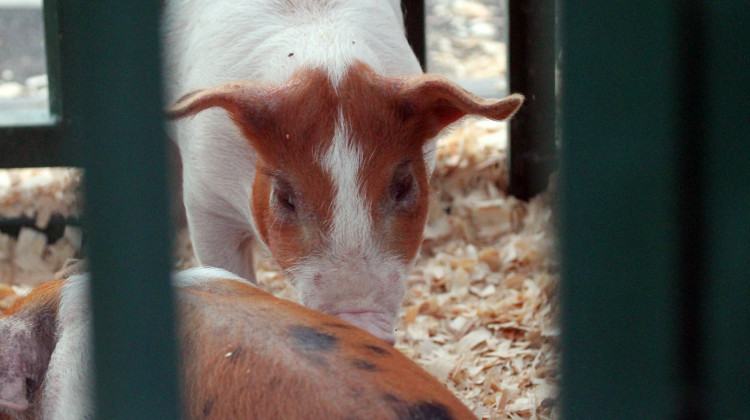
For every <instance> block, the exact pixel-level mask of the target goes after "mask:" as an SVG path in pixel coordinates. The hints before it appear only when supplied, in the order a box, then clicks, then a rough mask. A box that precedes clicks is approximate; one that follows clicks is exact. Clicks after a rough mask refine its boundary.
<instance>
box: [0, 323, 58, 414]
mask: <svg viewBox="0 0 750 420" xmlns="http://www.w3.org/2000/svg"><path fill="white" fill-rule="evenodd" d="M27 318H31V317H30V316H29V314H28V313H16V314H14V315H11V316H8V317H5V318H0V343H2V345H1V346H0V408H5V409H9V410H11V412H13V411H16V412H21V411H25V410H26V409H27V408H28V407H29V399H28V398H30V397H32V396H33V395H34V394H35V393H36V392H37V391H38V390H39V387H40V386H41V384H42V381H43V379H44V375H45V373H46V372H47V367H48V365H49V360H50V356H51V355H52V350H53V348H54V339H55V338H54V334H55V331H54V328H55V327H54V318H53V319H51V320H50V319H41V318H40V319H27ZM0 411H1V410H0ZM0 417H2V416H0Z"/></svg>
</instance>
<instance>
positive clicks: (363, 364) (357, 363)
mask: <svg viewBox="0 0 750 420" xmlns="http://www.w3.org/2000/svg"><path fill="white" fill-rule="evenodd" d="M352 366H354V367H355V368H357V369H361V370H366V371H368V372H374V371H376V370H378V367H377V366H376V365H375V364H374V363H372V362H368V361H367V360H364V359H354V360H352Z"/></svg>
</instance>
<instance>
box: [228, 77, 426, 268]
mask: <svg viewBox="0 0 750 420" xmlns="http://www.w3.org/2000/svg"><path fill="white" fill-rule="evenodd" d="M397 88H398V86H397V84H395V82H393V81H390V80H389V79H384V78H380V77H379V76H377V75H376V74H375V73H373V72H372V71H370V70H369V69H367V68H366V67H365V66H364V65H359V66H354V67H352V69H351V70H350V71H349V73H348V74H347V76H346V77H345V78H344V80H342V82H341V83H340V84H339V85H338V86H336V87H334V86H333V85H332V83H331V81H330V79H329V78H328V76H327V75H326V74H325V73H323V72H322V71H320V70H315V69H306V70H301V71H300V72H298V73H297V74H295V76H293V78H292V80H291V81H290V82H289V83H288V84H287V85H285V86H283V87H280V88H278V89H277V90H276V91H275V92H274V93H273V94H272V95H271V96H269V98H271V99H270V102H271V105H269V106H268V107H267V108H266V111H267V112H268V113H269V114H267V115H265V117H264V118H263V120H262V121H261V123H259V122H258V118H257V117H248V118H247V119H246V120H243V119H241V118H237V117H235V121H237V122H238V123H240V124H242V123H243V121H245V123H246V124H247V123H251V124H252V127H245V128H244V129H243V132H244V133H245V134H246V136H248V137H249V138H248V140H249V142H250V143H251V144H252V145H253V147H254V148H255V149H256V150H258V152H259V158H258V163H257V167H256V175H255V185H254V188H253V206H254V209H253V210H254V211H253V214H254V217H255V222H256V226H257V228H258V231H259V233H260V236H261V238H262V239H263V241H264V242H265V243H266V244H267V245H268V247H269V249H270V250H271V252H272V254H273V255H274V258H275V259H276V260H277V261H278V262H279V263H280V265H281V266H282V268H284V269H289V268H292V267H294V266H295V264H297V263H298V262H300V260H301V259H303V258H304V257H307V256H310V255H320V254H325V253H326V252H333V253H335V254H337V255H342V254H343V255H351V254H358V253H361V252H362V251H363V250H365V249H371V248H373V247H374V248H376V251H377V252H380V253H383V254H386V255H389V256H392V257H393V258H395V259H396V260H398V261H400V264H404V265H406V264H409V263H410V262H411V261H412V260H413V259H414V257H415V255H416V253H417V250H418V249H419V244H420V243H421V239H422V231H423V229H424V222H425V218H426V213H427V202H428V192H429V187H428V176H427V167H426V165H425V161H424V158H423V155H422V145H423V144H424V142H425V141H427V140H428V138H427V135H426V134H424V133H418V132H417V131H418V130H416V129H415V128H416V127H408V126H405V124H404V122H405V121H407V120H408V119H407V118H405V115H404V112H403V110H402V109H399V104H398V98H397V97H396V96H395V93H396V92H397ZM248 114H249V113H248ZM362 211H364V212H367V213H368V214H366V215H363V214H357V213H361V212H362ZM355 216H359V217H355ZM352 230H355V231H357V232H352ZM370 233H372V234H373V235H374V236H370ZM363 242H371V244H367V243H363ZM333 248H336V249H333ZM321 256H322V255H321Z"/></svg>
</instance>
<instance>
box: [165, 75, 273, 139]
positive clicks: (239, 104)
mask: <svg viewBox="0 0 750 420" xmlns="http://www.w3.org/2000/svg"><path fill="white" fill-rule="evenodd" d="M274 96H275V95H274V89H272V88H270V87H269V86H266V85H263V84H260V83H255V82H248V81H233V82H226V83H222V84H220V85H217V86H214V87H212V88H209V89H203V90H198V91H195V92H192V93H188V94H187V95H184V96H183V97H181V98H180V99H178V100H177V101H175V103H174V104H172V106H170V107H169V108H167V111H166V114H167V117H168V118H170V119H180V118H185V117H189V116H191V115H195V114H197V113H199V112H201V111H204V110H206V109H209V108H213V107H220V108H223V109H225V110H226V111H227V112H228V113H229V116H230V117H231V118H232V120H233V121H234V122H235V124H237V126H238V127H240V129H241V130H242V131H243V134H245V135H246V136H247V137H249V138H252V137H254V134H255V133H253V132H247V131H251V130H252V127H259V126H261V125H263V123H264V121H265V120H268V119H269V115H270V114H271V112H270V111H271V108H272V107H273V103H274ZM248 122H252V124H248Z"/></svg>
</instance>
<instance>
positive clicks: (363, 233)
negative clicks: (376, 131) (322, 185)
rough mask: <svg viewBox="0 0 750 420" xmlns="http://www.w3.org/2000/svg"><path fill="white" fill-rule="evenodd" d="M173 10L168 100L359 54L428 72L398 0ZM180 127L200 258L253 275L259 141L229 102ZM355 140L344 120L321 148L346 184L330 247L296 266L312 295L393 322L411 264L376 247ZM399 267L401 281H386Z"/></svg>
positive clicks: (335, 75)
mask: <svg viewBox="0 0 750 420" xmlns="http://www.w3.org/2000/svg"><path fill="white" fill-rule="evenodd" d="M290 3H294V6H293V7H290V6H289V4H290ZM164 15H165V30H164V38H165V46H166V48H165V50H166V60H165V62H166V70H167V90H168V97H169V99H170V100H174V99H176V98H178V97H180V96H182V95H184V94H186V93H189V92H192V91H195V90H197V89H205V88H210V87H213V86H215V85H217V84H219V83H223V82H227V81H231V80H251V81H254V82H265V83H272V84H282V83H284V82H286V81H287V80H288V79H289V77H290V76H291V75H292V74H293V72H294V71H295V70H296V69H298V68H300V67H302V66H310V67H317V68H322V69H324V70H325V71H326V72H327V73H328V75H329V77H330V79H331V81H332V83H333V84H334V86H336V84H337V83H338V82H339V81H340V80H341V78H342V77H343V75H344V73H345V71H346V69H347V68H348V67H349V66H350V65H351V64H353V63H354V62H355V61H361V62H364V63H365V64H367V65H368V66H369V67H371V68H372V69H373V70H374V71H376V72H377V73H378V74H380V75H383V76H406V75H414V74H419V73H421V68H420V66H419V63H418V61H417V59H416V57H415V56H414V54H413V53H412V51H411V48H410V47H409V45H408V43H407V41H406V37H405V36H404V27H403V17H402V15H401V7H400V1H398V0H327V1H324V0H297V1H288V0H170V1H168V2H167V4H166V8H165V14H164ZM363 100H366V98H363ZM173 135H174V136H175V137H176V140H177V143H178V145H179V148H180V153H181V156H182V162H183V174H184V179H183V186H184V200H185V207H186V209H187V218H188V223H189V226H190V229H191V235H192V240H193V246H194V249H195V252H196V255H197V257H198V260H199V261H200V263H201V264H202V265H210V266H215V267H221V268H224V269H227V270H229V271H231V272H233V273H237V274H238V275H239V276H240V277H243V278H246V279H248V280H250V281H251V282H254V281H255V273H254V271H253V264H252V260H251V256H250V255H248V253H247V252H245V251H242V249H243V248H242V246H241V244H243V243H244V242H245V241H246V240H247V239H248V238H249V237H251V236H256V235H255V232H256V228H255V222H254V219H253V215H252V213H251V208H252V196H251V191H252V185H253V182H254V173H255V172H254V167H255V161H256V155H255V152H254V151H253V150H252V149H251V147H250V146H249V145H248V143H247V142H246V140H244V139H243V138H242V137H241V135H240V134H239V133H238V130H237V128H236V127H235V126H234V124H233V123H232V122H231V121H230V120H229V118H228V117H227V114H226V112H225V111H223V110H220V109H209V110H206V111H203V112H200V113H198V114H197V115H195V116H194V117H191V118H186V119H182V120H179V121H177V122H176V123H175V124H174V126H173ZM348 140H349V139H348V137H347V130H346V124H345V122H344V121H339V128H338V130H337V133H336V138H335V140H334V144H333V146H331V147H330V149H329V150H327V151H324V152H323V153H325V156H324V160H325V162H324V163H323V164H324V167H325V168H327V169H328V170H329V171H330V173H331V174H332V176H333V179H334V183H335V187H336V191H337V192H336V199H335V202H334V204H333V205H334V206H335V207H336V214H337V216H336V217H335V219H334V221H333V233H332V235H331V239H332V243H333V246H332V249H328V250H321V252H320V253H319V254H318V255H311V256H308V258H305V259H304V261H303V262H301V263H300V264H298V265H297V266H296V267H295V268H294V269H293V270H290V274H292V275H294V276H295V278H296V280H297V281H296V282H295V283H296V286H297V289H298V291H299V294H300V298H301V300H302V301H303V303H305V304H306V305H308V306H311V305H312V307H317V308H321V307H326V308H328V309H330V310H335V308H337V307H341V308H344V309H346V308H349V309H348V310H357V311H359V310H363V308H369V309H371V310H373V311H378V312H379V313H382V314H383V317H384V318H389V319H390V321H389V322H392V321H393V319H395V312H396V311H397V309H398V307H399V306H400V304H401V299H402V297H403V289H404V286H403V281H404V280H403V276H404V275H405V272H406V269H407V268H408V267H405V266H404V264H402V263H400V262H398V261H397V259H395V258H393V257H391V256H388V255H380V254H378V252H376V251H377V250H376V244H373V243H372V236H373V235H372V232H371V231H372V226H373V223H372V221H371V220H369V217H370V216H369V211H367V206H366V203H364V201H363V200H362V197H361V194H359V193H358V191H357V185H356V180H357V171H358V169H359V168H360V166H361V165H362V156H361V152H360V151H358V150H356V149H355V148H352V146H351V144H349V142H348ZM434 147H435V145H434V141H433V142H429V143H428V144H427V145H426V146H425V151H426V152H428V151H429V152H430V153H428V154H427V156H428V158H427V159H426V160H427V163H428V166H429V167H430V170H431V169H432V167H434V157H435V154H434ZM376 158H377V157H376ZM264 245H266V244H264ZM378 264H380V266H378ZM337 267H338V268H337ZM347 270H348V271H347ZM321 273H323V275H324V276H325V277H324V278H327V279H329V280H330V281H331V282H338V283H339V284H329V285H328V286H326V287H327V289H326V290H316V285H315V284H314V281H313V280H314V278H315V276H316V275H317V274H321ZM328 275H331V277H328ZM366 276H372V277H370V278H367V277H366ZM393 278H398V280H396V281H389V280H388V279H393ZM376 279H377V280H376ZM394 283H395V284H394ZM328 288H330V290H329V289H328ZM339 298H340V299H339ZM335 299H339V300H335ZM358 305H359V306H358ZM344 311H345V310H344ZM327 312H329V313H333V312H331V311H327Z"/></svg>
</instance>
